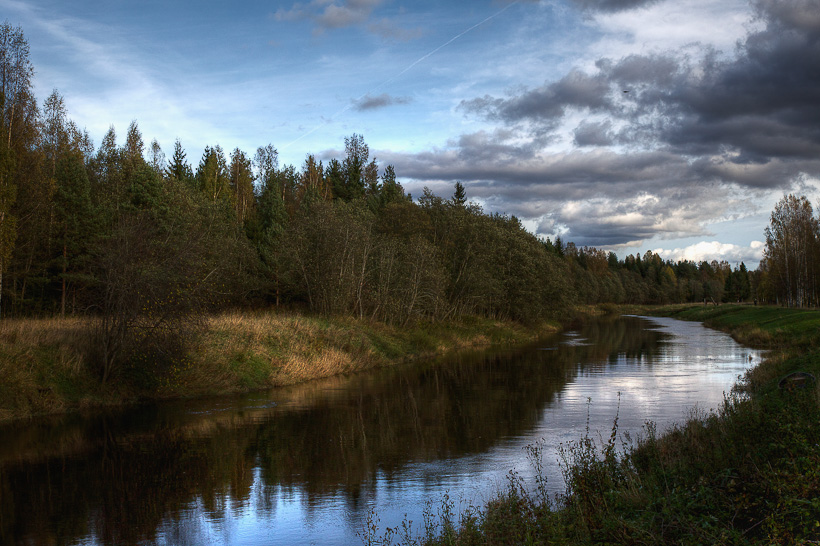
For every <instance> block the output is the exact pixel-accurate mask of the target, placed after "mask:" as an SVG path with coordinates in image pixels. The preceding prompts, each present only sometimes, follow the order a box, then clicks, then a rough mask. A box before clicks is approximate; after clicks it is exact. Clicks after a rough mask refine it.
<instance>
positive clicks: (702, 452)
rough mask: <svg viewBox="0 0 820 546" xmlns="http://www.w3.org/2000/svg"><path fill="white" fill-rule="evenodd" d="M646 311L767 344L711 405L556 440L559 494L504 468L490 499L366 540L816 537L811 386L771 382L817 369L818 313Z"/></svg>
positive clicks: (817, 446)
mask: <svg viewBox="0 0 820 546" xmlns="http://www.w3.org/2000/svg"><path fill="white" fill-rule="evenodd" d="M634 311H635V310H631V312H634ZM645 311H648V310H645ZM652 311H653V312H654V313H655V314H662V315H667V316H673V317H676V318H682V319H687V320H701V321H706V323H707V324H708V325H710V326H712V327H715V328H720V329H723V330H725V331H727V332H729V333H731V334H732V335H733V336H735V337H736V338H737V339H739V340H741V341H744V342H747V343H751V344H753V345H755V346H757V347H762V348H768V349H772V351H771V352H770V353H769V356H768V358H767V359H766V360H765V361H764V362H762V363H761V364H760V365H758V366H757V367H756V368H755V369H753V370H751V371H750V372H749V374H748V375H747V377H745V378H744V379H743V380H742V381H741V382H740V383H739V385H738V386H739V389H738V391H737V392H735V393H734V394H733V395H731V396H729V397H727V399H726V401H725V402H724V405H723V407H722V408H720V409H719V410H718V411H716V412H714V413H712V414H709V415H694V416H693V417H692V418H691V419H690V420H688V421H687V422H685V423H682V424H680V425H679V426H677V427H674V428H673V429H672V430H670V431H669V432H667V433H665V434H664V435H662V436H658V435H657V434H655V432H654V429H653V427H652V426H651V425H649V426H647V429H646V430H645V433H644V435H643V438H641V439H640V440H639V442H638V444H637V447H636V448H634V449H630V450H626V451H623V450H622V449H620V448H619V445H620V440H619V438H618V435H617V423H616V424H615V426H614V427H613V431H612V433H613V434H612V436H611V437H610V438H609V440H608V441H606V442H604V444H603V445H600V442H599V441H598V440H597V439H593V438H589V437H587V438H583V439H581V440H579V441H578V442H576V443H574V444H572V445H569V446H565V447H564V449H563V452H562V458H563V467H562V470H563V472H564V476H565V478H566V481H567V484H568V490H567V493H566V494H565V495H563V496H561V497H559V498H557V499H550V498H548V497H547V495H546V494H544V493H543V491H545V489H543V488H541V489H540V490H539V489H538V488H536V491H535V492H534V493H532V492H529V490H528V488H525V487H524V486H523V484H521V483H520V482H519V481H518V480H516V479H514V478H513V479H511V483H510V486H509V487H508V488H507V489H506V490H504V491H502V492H500V493H499V494H498V496H497V498H496V499H494V500H493V501H491V502H489V503H488V504H487V505H486V506H484V507H481V508H478V509H475V510H472V511H468V512H467V513H466V514H464V515H462V516H459V517H456V516H453V514H454V513H455V511H454V510H453V509H452V506H447V505H446V504H445V505H444V506H443V507H442V509H440V510H439V511H438V513H439V514H440V515H441V518H440V519H439V521H436V522H429V521H428V522H425V529H426V535H425V536H423V537H410V536H407V535H403V534H402V529H395V530H392V531H388V533H387V534H386V535H384V536H381V537H368V540H369V541H370V543H384V544H394V543H396V542H398V543H401V544H418V545H422V544H424V545H451V544H452V545H455V544H458V545H489V544H493V545H495V544H510V545H512V544H685V545H701V544H789V545H791V544H817V543H818V541H820V403H819V400H820V396H819V395H818V393H819V392H820V391H818V387H817V384H810V385H809V386H807V387H805V388H787V389H783V388H780V387H779V386H778V383H779V382H780V380H781V379H782V378H783V377H784V376H786V375H787V374H789V373H792V372H797V371H803V372H809V373H812V374H814V375H815V377H820V348H819V347H818V344H819V343H820V312H818V311H805V310H790V309H782V308H775V307H754V306H732V305H724V306H720V307H709V308H704V307H702V306H685V307H683V306H678V307H667V308H660V309H654V310H652ZM533 449H534V450H535V451H537V450H538V446H534V447H533ZM535 460H537V457H536V459H535Z"/></svg>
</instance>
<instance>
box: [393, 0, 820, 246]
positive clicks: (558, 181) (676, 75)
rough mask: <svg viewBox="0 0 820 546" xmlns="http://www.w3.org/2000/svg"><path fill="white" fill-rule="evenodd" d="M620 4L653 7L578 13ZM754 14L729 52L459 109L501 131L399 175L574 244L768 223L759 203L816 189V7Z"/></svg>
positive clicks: (660, 56)
mask: <svg viewBox="0 0 820 546" xmlns="http://www.w3.org/2000/svg"><path fill="white" fill-rule="evenodd" d="M616 4H617V6H620V7H623V8H626V7H628V6H630V5H631V6H632V7H637V6H639V5H648V3H646V2H636V3H629V2H625V3H612V4H607V3H606V2H597V3H593V2H589V3H585V2H581V5H582V6H584V7H587V8H589V9H593V8H596V6H597V8H596V9H598V11H606V10H607V9H609V8H607V7H606V6H608V5H611V6H612V9H615V7H616ZM618 9H620V8H618ZM653 9H654V8H653ZM754 10H755V12H754V15H755V17H756V19H755V20H754V21H752V22H751V23H750V24H749V26H748V27H747V28H748V29H749V30H748V32H747V34H746V36H745V37H744V38H743V39H741V40H740V41H739V42H738V45H737V48H736V50H735V51H733V52H729V53H721V52H719V51H716V50H714V49H711V48H710V47H708V46H703V45H698V44H690V45H688V46H686V47H685V48H683V49H680V50H668V51H654V52H648V53H631V54H626V55H624V56H622V57H620V58H609V57H601V58H598V59H597V60H595V61H594V62H589V63H587V64H586V65H585V66H586V68H580V67H576V68H572V69H570V70H568V71H567V72H566V73H565V75H564V76H562V77H558V78H557V79H554V80H549V81H545V82H544V83H543V84H542V85H540V86H536V87H521V88H518V89H515V90H512V91H508V92H507V93H506V94H505V95H503V96H497V95H493V94H485V95H482V96H479V97H475V98H472V99H466V100H462V101H461V102H460V104H459V106H458V109H459V110H460V111H461V112H463V113H464V114H465V115H466V116H467V117H468V118H477V119H478V120H481V121H484V122H489V123H490V124H491V125H493V126H494V128H486V129H483V130H480V131H475V132H471V133H465V134H464V135H462V136H461V137H458V138H453V139H451V141H450V142H449V143H448V145H447V146H446V147H444V148H441V149H433V150H429V151H427V152H423V153H419V154H406V155H397V156H394V157H393V160H394V161H393V163H394V164H395V165H396V167H397V170H398V172H400V173H402V174H404V175H405V176H407V177H409V178H411V179H412V180H410V181H409V183H408V184H409V186H408V187H412V186H413V184H416V185H420V184H422V183H426V182H429V181H440V182H448V183H452V182H453V181H455V180H462V181H465V182H466V183H465V185H466V186H467V188H468V193H469V195H470V196H471V198H474V199H478V200H480V201H481V202H482V203H483V204H485V206H487V207H488V208H490V209H492V210H493V211H499V212H509V213H513V214H516V215H519V216H520V217H521V218H524V219H528V220H531V221H536V222H537V223H538V225H539V226H540V228H539V229H541V230H542V233H546V230H552V231H553V232H556V230H557V231H561V232H562V233H564V235H562V236H565V237H566V240H574V241H576V242H577V243H578V244H588V245H596V246H601V245H603V246H610V247H617V246H622V245H636V244H641V243H643V242H645V241H647V240H650V239H653V238H654V239H674V238H680V237H693V236H698V237H703V236H709V235H710V234H709V230H708V229H707V227H706V226H708V225H709V224H710V223H715V222H718V221H725V220H726V219H727V218H732V217H737V216H743V215H746V214H751V213H752V212H759V211H757V210H756V205H755V204H754V196H756V195H760V192H770V193H782V192H783V191H788V190H789V189H790V188H792V187H794V186H795V184H798V183H800V181H801V180H803V179H805V178H806V177H810V178H811V177H818V176H820V101H818V100H817V97H820V15H818V14H820V0H776V1H775V0H758V1H756V2H755V3H754ZM750 15H751V14H750ZM380 157H385V154H384V153H382V154H381V155H380ZM415 191H417V190H415ZM718 250H720V251H723V252H725V253H727V255H729V254H732V252H735V250H736V249H732V248H731V247H726V246H724V247H720V249H718ZM681 252H683V250H681ZM693 252H694V251H693ZM737 252H740V251H739V250H738V251H737ZM741 254H742V253H741ZM738 255H740V254H738ZM743 259H749V260H750V261H754V260H756V259H759V258H754V255H753V254H749V253H746V254H743Z"/></svg>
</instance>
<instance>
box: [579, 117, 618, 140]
mask: <svg viewBox="0 0 820 546" xmlns="http://www.w3.org/2000/svg"><path fill="white" fill-rule="evenodd" d="M574 135H575V139H574V142H575V145H576V146H609V145H611V144H614V143H615V136H614V135H613V134H612V122H611V121H610V120H604V121H601V122H592V121H586V120H584V121H582V122H581V123H580V124H579V125H578V127H576V128H575V131H574Z"/></svg>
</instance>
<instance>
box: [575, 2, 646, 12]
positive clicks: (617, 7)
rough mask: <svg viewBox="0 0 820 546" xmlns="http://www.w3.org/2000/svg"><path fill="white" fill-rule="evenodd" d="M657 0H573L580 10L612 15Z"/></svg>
mask: <svg viewBox="0 0 820 546" xmlns="http://www.w3.org/2000/svg"><path fill="white" fill-rule="evenodd" d="M658 1H659V0H573V2H574V3H575V4H577V5H578V6H580V7H581V8H582V9H584V10H586V11H591V12H604V13H613V12H617V11H627V10H632V9H637V8H642V7H645V6H650V5H652V4H655V3H656V2H658Z"/></svg>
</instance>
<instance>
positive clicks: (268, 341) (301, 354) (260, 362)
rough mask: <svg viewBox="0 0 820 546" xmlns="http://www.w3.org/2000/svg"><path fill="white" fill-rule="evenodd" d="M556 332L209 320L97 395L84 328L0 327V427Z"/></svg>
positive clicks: (466, 320)
mask: <svg viewBox="0 0 820 546" xmlns="http://www.w3.org/2000/svg"><path fill="white" fill-rule="evenodd" d="M556 329H557V325H555V324H542V325H540V326H538V327H530V328H528V327H524V326H522V325H520V324H517V323H513V322H504V321H496V320H490V319H483V318H477V317H462V318H461V319H459V320H454V321H450V322H437V323H434V324H433V323H419V324H416V325H413V326H410V327H403V328H400V327H392V326H387V325H385V324H381V323H373V322H370V321H362V320H354V319H351V318H344V317H340V318H321V317H308V316H303V315H298V314H276V313H273V312H253V313H232V314H222V315H218V316H213V317H210V318H209V319H208V323H207V327H206V328H205V331H204V333H202V334H200V335H199V336H197V337H196V338H195V339H193V340H192V341H190V342H189V343H188V346H187V347H185V350H184V352H183V353H182V355H181V356H179V357H176V358H174V359H173V360H171V361H168V362H165V363H164V364H162V365H158V364H156V362H154V361H152V360H151V359H149V358H145V357H144V356H137V357H135V358H133V359H132V361H130V362H128V363H127V364H126V365H124V366H123V367H122V370H121V371H120V373H119V375H118V376H117V377H116V378H115V380H114V381H111V382H109V383H108V384H107V385H101V384H100V381H99V379H98V377H97V376H96V375H95V373H94V371H93V367H92V366H91V365H90V363H89V362H88V358H87V356H85V355H87V354H88V353H89V351H88V350H87V348H88V346H87V344H88V343H89V341H88V340H89V336H88V333H87V332H88V330H89V324H88V322H87V321H86V320H84V319H73V318H72V319H24V320H3V321H0V377H2V378H3V380H2V381H0V421H1V420H8V419H16V418H23V417H29V416H32V415H38V414H44V413H57V412H65V411H71V410H74V409H79V408H85V407H92V406H100V405H121V404H128V403H131V402H135V401H138V400H144V399H162V398H178V397H192V396H205V395H214V394H227V393H235V392H243V391H249V390H256V389H264V388H268V387H274V386H280V385H288V384H293V383H298V382H303V381H309V380H311V379H316V378H320V377H328V376H331V375H336V374H340V373H350V372H357V371H362V370H367V369H370V368H375V367H381V366H390V365H395V364H399V363H403V362H408V361H411V360H414V359H420V358H427V357H431V356H435V355H440V354H444V353H446V352H449V351H455V350H460V349H467V348H480V347H489V346H491V345H513V344H521V343H526V342H529V341H533V340H534V339H536V338H537V337H539V336H541V335H544V334H545V333H547V332H549V331H551V330H553V331H554V330H556Z"/></svg>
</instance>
